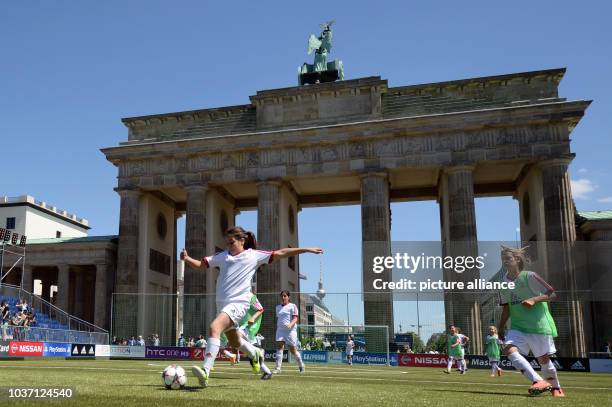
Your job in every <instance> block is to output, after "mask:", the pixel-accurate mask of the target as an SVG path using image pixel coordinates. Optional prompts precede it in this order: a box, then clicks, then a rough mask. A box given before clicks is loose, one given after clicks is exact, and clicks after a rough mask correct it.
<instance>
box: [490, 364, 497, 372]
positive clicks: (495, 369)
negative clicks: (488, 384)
mask: <svg viewBox="0 0 612 407" xmlns="http://www.w3.org/2000/svg"><path fill="white" fill-rule="evenodd" d="M497 369H498V367H497V362H491V374H495V373H497Z"/></svg>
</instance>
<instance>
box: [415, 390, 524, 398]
mask: <svg viewBox="0 0 612 407" xmlns="http://www.w3.org/2000/svg"><path fill="white" fill-rule="evenodd" d="M425 391H431V392H436V393H438V392H441V391H445V392H449V393H468V394H486V395H499V396H513V397H520V398H531V396H529V394H527V393H525V394H516V393H507V392H501V391H479V390H451V389H436V390H429V389H427V390H425Z"/></svg>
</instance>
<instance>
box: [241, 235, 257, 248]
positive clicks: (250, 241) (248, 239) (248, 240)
mask: <svg viewBox="0 0 612 407" xmlns="http://www.w3.org/2000/svg"><path fill="white" fill-rule="evenodd" d="M244 248H245V249H257V241H256V240H255V235H254V234H253V232H245V238H244Z"/></svg>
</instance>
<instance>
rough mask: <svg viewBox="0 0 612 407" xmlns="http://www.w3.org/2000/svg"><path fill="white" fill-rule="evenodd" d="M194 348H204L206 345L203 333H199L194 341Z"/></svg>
mask: <svg viewBox="0 0 612 407" xmlns="http://www.w3.org/2000/svg"><path fill="white" fill-rule="evenodd" d="M195 346H196V348H205V347H206V339H204V335H200V336H199V337H198V340H197V341H196V343H195Z"/></svg>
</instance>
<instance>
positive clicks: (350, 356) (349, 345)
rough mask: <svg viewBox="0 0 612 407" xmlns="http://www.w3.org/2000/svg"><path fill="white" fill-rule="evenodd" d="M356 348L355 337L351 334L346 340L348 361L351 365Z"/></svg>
mask: <svg viewBox="0 0 612 407" xmlns="http://www.w3.org/2000/svg"><path fill="white" fill-rule="evenodd" d="M354 348H355V342H353V337H352V336H351V335H349V337H348V340H347V341H346V361H347V362H348V364H349V366H352V365H353V349H354Z"/></svg>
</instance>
